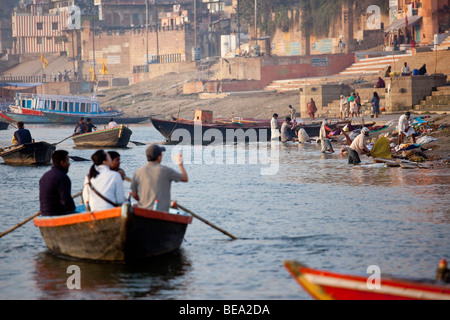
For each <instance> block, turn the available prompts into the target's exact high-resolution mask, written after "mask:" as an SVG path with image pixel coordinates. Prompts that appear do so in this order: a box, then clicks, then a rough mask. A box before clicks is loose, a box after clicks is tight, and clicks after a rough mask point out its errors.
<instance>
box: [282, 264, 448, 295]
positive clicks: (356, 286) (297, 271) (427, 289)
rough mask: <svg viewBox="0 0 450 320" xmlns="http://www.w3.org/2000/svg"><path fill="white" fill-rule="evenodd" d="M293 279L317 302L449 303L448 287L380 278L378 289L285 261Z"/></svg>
mask: <svg viewBox="0 0 450 320" xmlns="http://www.w3.org/2000/svg"><path fill="white" fill-rule="evenodd" d="M284 266H285V267H286V269H287V270H288V271H289V272H290V274H291V275H292V277H294V279H296V280H297V282H298V283H299V284H300V285H301V286H302V287H303V288H304V289H305V291H306V292H308V293H309V294H310V295H311V296H312V297H313V298H315V299H317V300H450V285H445V284H443V285H437V284H428V283H424V282H413V281H406V280H400V279H394V278H383V277H381V279H380V283H379V286H378V287H376V286H369V285H368V284H367V281H368V278H367V277H362V276H354V275H346V274H339V273H333V272H329V271H323V270H316V269H312V268H308V267H307V266H305V265H303V264H302V263H299V262H297V261H284Z"/></svg>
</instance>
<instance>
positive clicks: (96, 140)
mask: <svg viewBox="0 0 450 320" xmlns="http://www.w3.org/2000/svg"><path fill="white" fill-rule="evenodd" d="M132 133H133V132H132V131H131V130H130V129H129V128H127V127H125V126H124V125H120V126H118V127H115V128H111V129H105V130H97V131H92V132H86V133H83V134H78V135H75V136H72V140H73V142H74V143H75V145H76V146H77V147H83V148H125V147H126V146H127V145H128V143H129V142H130V137H131V134H132Z"/></svg>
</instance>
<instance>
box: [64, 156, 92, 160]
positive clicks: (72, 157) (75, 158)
mask: <svg viewBox="0 0 450 320" xmlns="http://www.w3.org/2000/svg"><path fill="white" fill-rule="evenodd" d="M69 158H70V159H72V160H73V161H91V160H89V159H86V158H82V157H78V156H69Z"/></svg>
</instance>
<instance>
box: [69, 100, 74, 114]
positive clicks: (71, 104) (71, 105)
mask: <svg viewBox="0 0 450 320" xmlns="http://www.w3.org/2000/svg"><path fill="white" fill-rule="evenodd" d="M69 112H75V110H74V108H73V102H69Z"/></svg>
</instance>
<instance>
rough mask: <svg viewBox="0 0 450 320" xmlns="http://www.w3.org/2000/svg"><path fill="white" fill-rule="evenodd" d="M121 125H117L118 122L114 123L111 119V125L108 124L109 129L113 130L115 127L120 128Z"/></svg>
mask: <svg viewBox="0 0 450 320" xmlns="http://www.w3.org/2000/svg"><path fill="white" fill-rule="evenodd" d="M118 126H119V125H118V124H117V122H115V121H114V119H113V118H111V119H109V123H108V129H112V128H115V127H118Z"/></svg>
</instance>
